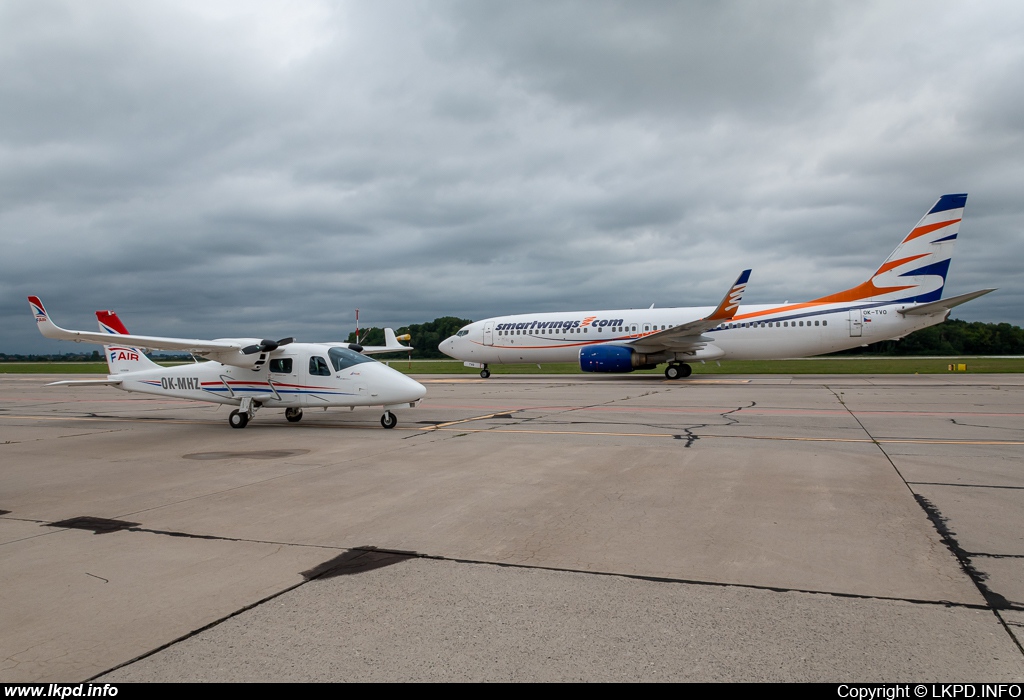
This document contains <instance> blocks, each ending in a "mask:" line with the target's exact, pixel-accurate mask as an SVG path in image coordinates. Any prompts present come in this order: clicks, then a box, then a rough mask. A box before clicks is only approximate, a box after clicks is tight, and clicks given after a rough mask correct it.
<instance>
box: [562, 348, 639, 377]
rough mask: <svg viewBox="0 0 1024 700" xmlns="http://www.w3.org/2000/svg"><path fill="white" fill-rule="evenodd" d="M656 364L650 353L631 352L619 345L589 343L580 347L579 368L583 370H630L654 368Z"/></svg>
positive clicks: (619, 371) (620, 371)
mask: <svg viewBox="0 0 1024 700" xmlns="http://www.w3.org/2000/svg"><path fill="white" fill-rule="evenodd" d="M657 366H658V364H657V362H656V361H655V358H654V357H653V356H651V355H645V354H643V353H639V352H633V350H631V349H630V348H624V347H622V346H621V345H591V346H590V347H586V348H580V369H581V370H583V371H584V372H618V373H622V372H632V371H633V370H635V369H654V368H655V367H657Z"/></svg>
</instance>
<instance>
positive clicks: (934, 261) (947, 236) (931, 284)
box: [814, 194, 967, 304]
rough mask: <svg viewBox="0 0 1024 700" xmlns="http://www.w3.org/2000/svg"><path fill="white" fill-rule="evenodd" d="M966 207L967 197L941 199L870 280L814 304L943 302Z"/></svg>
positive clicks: (952, 196) (946, 196)
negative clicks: (951, 261) (954, 247)
mask: <svg viewBox="0 0 1024 700" xmlns="http://www.w3.org/2000/svg"><path fill="white" fill-rule="evenodd" d="M966 204H967V195H966V194H944V195H942V197H940V198H939V201H937V202H936V203H935V206H933V207H932V208H931V209H930V210H928V213H927V214H925V215H924V216H923V217H922V218H921V220H920V221H918V222H917V226H915V227H914V228H913V229H912V230H911V231H910V233H908V234H907V236H906V237H905V238H904V239H903V242H902V243H900V244H899V245H898V246H896V250H894V251H893V252H892V254H891V255H889V257H887V258H886V259H885V261H884V262H883V263H882V264H881V265H880V266H879V268H878V269H877V270H875V274H873V275H872V276H871V279H869V280H868V281H867V282H864V283H863V284H860V285H857V286H856V287H853V288H852V289H847V290H846V291H843V292H839V293H838V294H830V295H829V296H826V297H821V298H820V299H815V300H814V301H815V302H819V303H834V302H846V301H868V300H870V301H886V302H891V303H900V302H906V303H908V304H910V303H924V302H930V301H936V300H938V299H941V298H942V289H943V287H944V286H945V284H946V273H948V272H949V261H950V260H952V258H953V245H954V244H955V243H956V237H957V233H959V231H960V220H961V219H962V218H963V216H964V207H965V206H966Z"/></svg>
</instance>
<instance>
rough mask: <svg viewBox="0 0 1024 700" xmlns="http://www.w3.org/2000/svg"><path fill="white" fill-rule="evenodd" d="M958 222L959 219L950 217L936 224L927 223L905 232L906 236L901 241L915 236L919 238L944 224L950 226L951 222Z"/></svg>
mask: <svg viewBox="0 0 1024 700" xmlns="http://www.w3.org/2000/svg"><path fill="white" fill-rule="evenodd" d="M958 223H960V219H951V220H949V221H940V222H939V223H937V224H928V225H927V226H918V227H917V228H915V229H914V230H913V231H911V232H910V233H908V234H907V237H906V238H904V239H903V242H904V243H906V242H907V241H912V240H914V239H915V238H920V237H921V236H923V235H925V234H926V233H931V232H932V231H938V230H939V229H940V228H945V227H946V226H952V225H953V224H958Z"/></svg>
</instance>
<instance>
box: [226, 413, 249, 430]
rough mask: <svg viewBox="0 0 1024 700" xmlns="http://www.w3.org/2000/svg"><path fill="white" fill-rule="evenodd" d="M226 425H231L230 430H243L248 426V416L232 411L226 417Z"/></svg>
mask: <svg viewBox="0 0 1024 700" xmlns="http://www.w3.org/2000/svg"><path fill="white" fill-rule="evenodd" d="M228 423H230V424H231V427H232V428H244V427H245V426H247V425H249V414H248V413H239V412H238V411H232V412H231V415H230V416H228Z"/></svg>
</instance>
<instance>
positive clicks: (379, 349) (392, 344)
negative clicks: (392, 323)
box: [362, 328, 412, 355]
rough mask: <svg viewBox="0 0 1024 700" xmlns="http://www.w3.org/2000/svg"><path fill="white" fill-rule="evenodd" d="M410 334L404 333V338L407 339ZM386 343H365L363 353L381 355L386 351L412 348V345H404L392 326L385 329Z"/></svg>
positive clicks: (400, 350) (405, 350) (401, 350)
mask: <svg viewBox="0 0 1024 700" xmlns="http://www.w3.org/2000/svg"><path fill="white" fill-rule="evenodd" d="M408 338H409V336H408V335H403V336H402V339H403V340H407V339H408ZM384 343H385V344H384V345H364V346H363V349H362V353H363V354H364V355H379V354H381V353H385V352H408V351H409V350H412V346H411V345H402V344H401V343H399V342H398V338H396V337H395V331H394V330H392V329H391V328H385V329H384Z"/></svg>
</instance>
